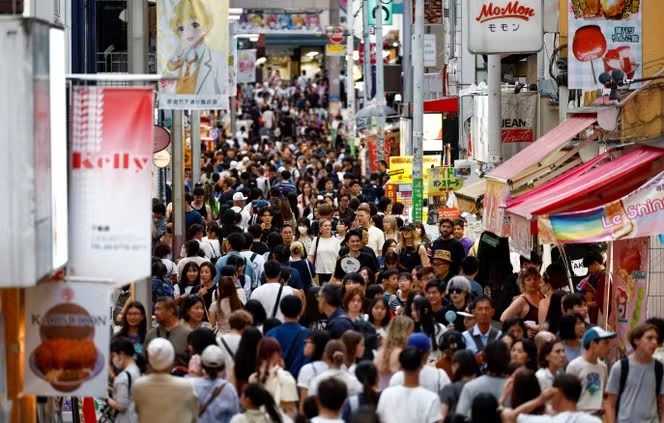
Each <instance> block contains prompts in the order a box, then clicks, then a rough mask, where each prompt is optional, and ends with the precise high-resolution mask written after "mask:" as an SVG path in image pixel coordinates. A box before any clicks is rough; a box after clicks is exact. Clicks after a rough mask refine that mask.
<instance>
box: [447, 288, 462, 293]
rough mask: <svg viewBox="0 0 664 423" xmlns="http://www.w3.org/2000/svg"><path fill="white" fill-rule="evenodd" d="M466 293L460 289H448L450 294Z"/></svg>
mask: <svg viewBox="0 0 664 423" xmlns="http://www.w3.org/2000/svg"><path fill="white" fill-rule="evenodd" d="M464 292H466V291H464V290H463V289H461V288H450V294H462V293H464Z"/></svg>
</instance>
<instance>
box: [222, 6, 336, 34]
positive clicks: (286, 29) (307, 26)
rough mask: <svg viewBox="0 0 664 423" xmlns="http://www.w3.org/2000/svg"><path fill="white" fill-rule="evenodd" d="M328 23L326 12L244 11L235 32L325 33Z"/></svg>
mask: <svg viewBox="0 0 664 423" xmlns="http://www.w3.org/2000/svg"><path fill="white" fill-rule="evenodd" d="M215 1H216V0H215ZM226 4H228V2H227V3H226ZM328 21H329V19H328V17H327V13H326V12H303V13H287V12H285V11H283V10H276V9H275V10H273V11H271V10H269V9H267V10H252V9H248V10H247V9H245V10H244V11H243V13H242V15H240V20H239V22H238V25H237V27H236V32H237V33H238V34H250V33H257V34H266V33H271V34H274V33H297V32H299V33H313V32H325V27H326V26H327V24H328Z"/></svg>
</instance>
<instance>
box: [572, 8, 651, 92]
mask: <svg viewBox="0 0 664 423" xmlns="http://www.w3.org/2000/svg"><path fill="white" fill-rule="evenodd" d="M642 3H643V1H641V0H621V1H599V0H592V1H591V0H569V3H568V4H569V8H568V14H567V19H568V27H569V45H570V47H568V48H569V49H570V50H569V51H570V54H569V60H568V75H569V76H568V78H569V88H570V89H586V90H594V89H598V88H604V86H603V85H602V84H601V83H600V82H599V75H600V74H602V73H603V72H609V73H610V72H611V71H613V70H615V69H620V70H621V71H623V72H624V73H625V77H626V78H627V79H638V78H641V71H642V61H641V57H642V49H643V43H642V36H641V31H642V24H641V23H642V16H641V14H642V7H641V5H642ZM632 87H634V85H632Z"/></svg>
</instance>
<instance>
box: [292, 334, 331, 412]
mask: <svg viewBox="0 0 664 423" xmlns="http://www.w3.org/2000/svg"><path fill="white" fill-rule="evenodd" d="M329 340H330V334H329V333H328V332H327V331H325V330H314V331H312V332H311V333H309V336H308V337H307V339H306V341H305V342H304V356H305V357H307V358H309V363H307V364H305V365H304V366H302V368H301V369H300V373H299V374H298V376H297V387H298V388H299V391H300V411H302V404H304V399H306V398H307V392H308V390H309V384H310V383H311V380H312V379H313V378H314V377H316V376H318V375H319V374H320V373H323V372H324V371H326V370H327V369H328V366H327V363H326V362H325V360H323V354H324V353H325V346H326V345H327V343H328V341H329Z"/></svg>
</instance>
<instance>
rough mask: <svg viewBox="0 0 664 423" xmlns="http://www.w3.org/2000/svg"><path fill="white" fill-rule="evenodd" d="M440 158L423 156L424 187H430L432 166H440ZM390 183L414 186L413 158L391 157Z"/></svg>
mask: <svg viewBox="0 0 664 423" xmlns="http://www.w3.org/2000/svg"><path fill="white" fill-rule="evenodd" d="M440 162H441V160H440V156H423V157H422V169H423V172H422V173H423V174H424V175H423V176H424V187H428V186H429V170H430V168H431V167H432V166H434V167H435V166H440ZM390 183H391V184H395V185H404V184H406V185H412V183H413V156H395V157H390Z"/></svg>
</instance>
